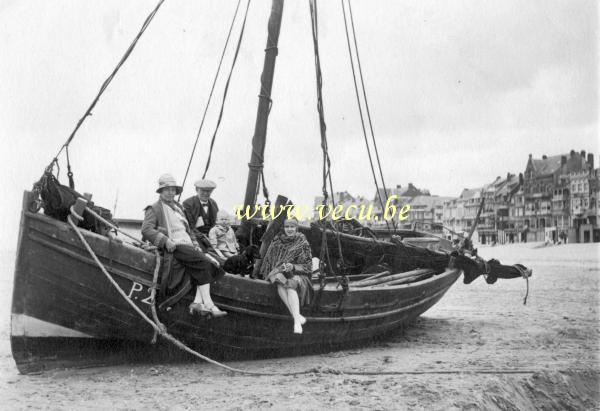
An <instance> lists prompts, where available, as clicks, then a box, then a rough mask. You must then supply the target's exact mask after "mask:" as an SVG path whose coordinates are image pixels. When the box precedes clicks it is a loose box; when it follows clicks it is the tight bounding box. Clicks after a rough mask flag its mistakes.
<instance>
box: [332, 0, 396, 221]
mask: <svg viewBox="0 0 600 411" xmlns="http://www.w3.org/2000/svg"><path fill="white" fill-rule="evenodd" d="M340 4H341V6H342V14H343V16H344V28H345V31H346V42H347V45H348V56H349V58H350V67H351V68H352V80H353V82H354V91H355V93H356V100H357V104H358V112H359V114H360V123H361V126H362V130H363V136H364V139H365V146H366V148H367V154H368V157H369V164H370V166H371V174H372V175H373V181H374V182H375V189H376V190H377V197H378V198H379V203H380V204H381V209H382V210H383V209H384V207H385V206H384V205H383V200H382V198H381V192H380V190H379V183H378V182H377V174H376V173H375V168H374V166H373V157H372V156H371V149H370V147H369V140H368V138H367V131H366V128H365V120H364V115H363V110H362V105H361V103H360V94H359V92H358V84H357V82H356V70H355V69H354V60H353V57H352V47H351V45H350V35H349V34H348V22H347V18H346V8H345V7H344V0H340ZM385 224H386V226H387V229H388V231H390V224H389V222H388V221H387V220H385Z"/></svg>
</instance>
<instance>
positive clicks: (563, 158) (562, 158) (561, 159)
mask: <svg viewBox="0 0 600 411" xmlns="http://www.w3.org/2000/svg"><path fill="white" fill-rule="evenodd" d="M565 164H567V156H560V165H561V166H564V165H565Z"/></svg>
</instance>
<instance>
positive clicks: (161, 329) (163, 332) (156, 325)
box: [67, 208, 556, 376]
mask: <svg viewBox="0 0 600 411" xmlns="http://www.w3.org/2000/svg"><path fill="white" fill-rule="evenodd" d="M87 211H91V210H90V209H89V208H87ZM71 212H72V214H71V215H70V216H69V217H68V218H67V220H68V223H69V224H70V225H71V227H72V228H73V230H74V231H75V233H76V234H77V236H78V237H79V240H80V241H81V243H82V244H83V245H84V247H85V249H86V250H87V251H88V253H89V254H90V256H91V257H92V258H93V260H94V262H95V263H96V265H97V266H98V267H99V268H100V270H101V271H102V273H103V274H104V275H105V277H106V278H107V279H108V280H109V281H110V283H111V284H112V285H113V286H114V287H115V289H116V290H117V291H118V292H119V294H120V295H121V297H123V298H124V299H125V301H126V302H127V303H128V304H129V305H130V306H131V307H132V308H133V309H134V310H135V311H136V312H137V313H138V314H139V315H140V317H142V319H143V320H144V321H146V322H147V323H148V324H149V325H150V326H151V327H152V328H153V329H154V337H153V341H152V342H153V343H154V342H155V341H156V336H157V335H160V336H161V337H163V338H164V339H165V340H167V341H169V342H170V343H172V344H173V345H175V346H176V347H177V348H179V349H181V350H183V351H185V352H187V353H189V354H191V355H193V356H195V357H197V358H199V359H201V360H204V361H206V362H208V363H210V364H213V365H216V366H217V367H221V368H224V369H226V370H227V371H231V372H234V373H239V374H248V375H256V376H294V375H305V374H333V375H368V376H370V375H427V374H432V375H433V374H535V373H536V372H540V371H543V370H531V369H522V370H519V369H509V370H506V369H504V370H500V369H498V370H486V369H483V370H464V369H450V370H423V371H346V370H338V369H335V368H321V367H313V368H309V369H306V370H302V371H290V372H276V371H274V372H269V371H250V370H243V369H240V368H235V367H231V366H228V365H226V364H223V363H220V362H218V361H216V360H213V359H212V358H210V357H207V356H206V355H203V354H201V353H199V352H197V351H195V350H193V349H192V348H190V347H188V346H187V345H185V344H184V343H183V342H181V341H179V340H178V339H177V338H175V337H173V336H172V335H171V334H170V333H169V332H168V331H167V329H166V327H165V326H164V325H163V324H162V323H161V322H160V321H159V320H158V316H157V314H156V311H155V308H154V301H155V296H156V283H157V280H158V271H159V267H160V256H159V254H158V252H157V251H156V250H155V255H156V266H155V268H154V276H153V284H152V288H151V302H152V304H151V306H152V308H153V311H152V316H153V317H154V321H153V320H151V319H150V318H149V317H148V316H147V315H146V314H145V313H144V312H143V311H142V310H141V309H140V308H139V307H138V306H137V305H136V304H135V303H134V302H133V300H132V299H131V298H129V297H128V296H127V294H126V293H125V291H123V289H122V288H121V287H120V286H119V284H117V282H116V281H115V279H114V278H112V276H111V275H110V274H109V273H108V271H107V270H106V267H105V266H104V264H102V262H101V261H100V260H99V259H98V256H97V255H96V253H95V252H94V250H92V248H91V246H90V245H89V243H88V242H87V241H86V240H85V238H84V237H83V235H82V234H81V229H80V228H78V227H77V224H75V223H74V222H73V219H72V218H75V219H80V218H81V217H80V215H79V214H77V213H76V212H75V210H74V209H71ZM91 213H92V215H94V216H95V217H96V218H99V219H100V220H101V221H102V222H103V223H105V224H107V225H109V226H111V227H112V228H113V229H115V230H117V231H119V232H121V230H120V229H119V228H118V227H116V226H114V225H113V224H111V223H110V222H108V221H106V220H105V219H103V218H102V217H100V216H99V215H97V214H96V213H94V212H93V211H92V212H91ZM124 234H126V233H124ZM130 237H131V236H130ZM555 371H556V370H555Z"/></svg>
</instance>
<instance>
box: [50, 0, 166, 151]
mask: <svg viewBox="0 0 600 411" xmlns="http://www.w3.org/2000/svg"><path fill="white" fill-rule="evenodd" d="M164 1H165V0H159V2H158V4H157V5H156V7H155V8H154V10H152V12H150V14H149V15H148V17H146V20H145V21H144V24H142V28H141V29H140V31H139V32H138V34H137V35H136V36H135V38H134V39H133V42H132V43H131V44H130V45H129V48H127V51H125V54H124V55H123V57H121V60H120V61H119V63H118V64H117V66H116V67H115V69H114V70H113V71H112V73H110V75H109V76H108V78H107V79H106V80H104V83H102V86H101V87H100V91H99V92H98V94H97V95H96V98H95V99H94V101H92V104H90V106H89V107H88V109H87V110H86V112H85V114H84V115H83V117H81V118H80V119H79V121H78V122H77V125H76V126H75V129H74V130H73V131H72V132H71V135H70V136H69V138H68V139H67V141H66V142H65V143H64V144H63V145H62V147H61V148H60V150H58V153H56V155H55V156H54V159H53V160H52V161H53V162H54V160H55V159H56V158H57V157H58V156H59V155H60V153H61V152H62V151H63V150H64V149H65V148H67V147H68V146H69V144H70V143H71V141H72V140H73V138H74V137H75V133H77V130H79V128H80V127H81V125H82V124H83V122H84V121H85V119H86V118H87V117H88V116H91V115H92V110H93V109H94V107H96V103H98V100H99V99H100V96H102V94H103V93H104V91H105V90H106V89H107V88H108V85H109V84H110V83H111V81H112V80H113V78H114V77H115V75H116V74H117V72H118V71H119V69H120V68H121V66H122V65H123V64H124V63H125V61H126V60H127V58H128V57H129V55H130V54H131V52H132V51H133V49H134V48H135V46H136V44H137V42H138V40H139V39H140V37H142V34H144V32H145V31H146V29H147V28H148V26H149V25H150V22H151V21H152V19H153V18H154V16H155V15H156V13H157V12H158V9H159V8H160V6H162V4H163V3H164Z"/></svg>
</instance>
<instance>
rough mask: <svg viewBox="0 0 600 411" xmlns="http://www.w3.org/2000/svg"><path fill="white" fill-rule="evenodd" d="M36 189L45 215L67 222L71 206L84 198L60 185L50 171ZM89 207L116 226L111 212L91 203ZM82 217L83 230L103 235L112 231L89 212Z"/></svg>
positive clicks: (36, 185)
mask: <svg viewBox="0 0 600 411" xmlns="http://www.w3.org/2000/svg"><path fill="white" fill-rule="evenodd" d="M34 189H35V190H36V191H38V192H39V193H40V197H41V198H42V207H43V208H44V214H46V215H48V216H50V217H52V218H56V219H57V220H60V221H67V217H68V216H69V214H70V213H71V206H72V205H73V204H75V201H77V199H78V198H83V196H82V195H81V194H79V193H78V192H77V191H75V190H74V189H72V188H71V187H68V186H65V185H62V184H60V182H59V181H58V179H57V178H56V177H55V176H54V174H52V173H51V172H49V171H46V172H44V175H43V176H42V178H41V179H40V180H39V181H38V182H37V183H35V185H34ZM87 206H88V207H89V208H90V209H92V210H93V211H94V212H95V213H97V214H98V215H100V216H101V217H102V218H104V219H105V220H107V221H110V222H111V223H112V224H114V225H116V224H115V223H114V222H113V221H112V213H111V212H110V210H108V209H106V208H103V207H99V206H97V205H94V203H93V202H91V201H90V202H89V203H88V205H87ZM81 217H83V220H81V221H80V222H79V224H78V225H79V227H81V228H84V229H86V230H90V231H93V232H94V233H98V234H102V235H104V234H106V233H108V232H109V231H110V227H109V226H107V225H106V224H104V223H103V222H101V221H99V220H98V219H96V218H95V217H94V216H92V215H91V214H90V213H89V212H88V211H87V210H86V211H84V213H83V215H82V216H81Z"/></svg>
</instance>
